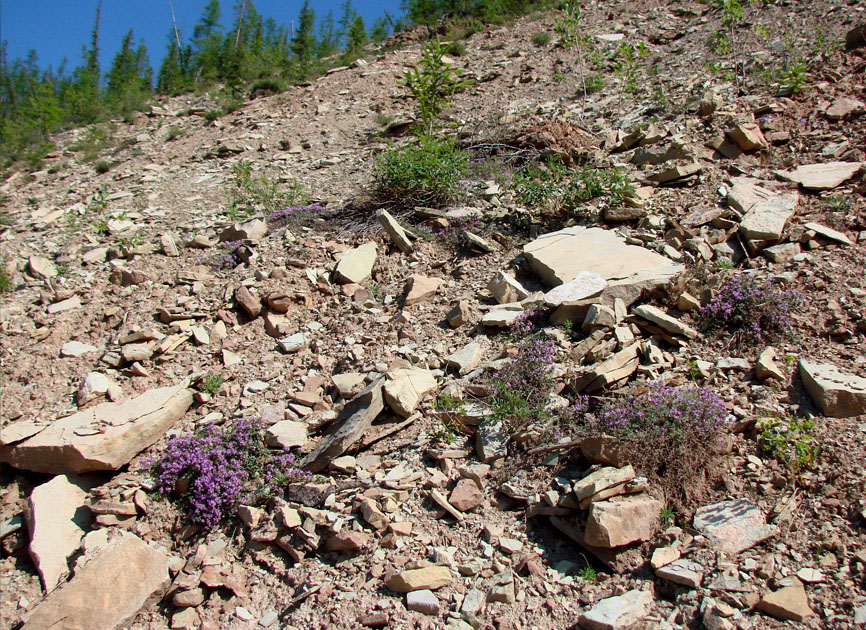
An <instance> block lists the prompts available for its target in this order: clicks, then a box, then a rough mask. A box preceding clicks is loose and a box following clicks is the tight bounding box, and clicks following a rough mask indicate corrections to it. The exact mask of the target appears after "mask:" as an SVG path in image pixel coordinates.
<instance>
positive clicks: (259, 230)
mask: <svg viewBox="0 0 866 630" xmlns="http://www.w3.org/2000/svg"><path fill="white" fill-rule="evenodd" d="M267 233H268V224H267V223H265V222H264V221H262V220H261V219H252V220H251V221H247V222H245V223H234V224H232V225H230V226H229V227H227V228H226V229H224V230H223V231H222V232H220V237H219V238H220V242H221V243H225V242H230V241H252V242H253V243H256V242H258V241H260V240H262V239H263V238H264V237H265V234H267Z"/></svg>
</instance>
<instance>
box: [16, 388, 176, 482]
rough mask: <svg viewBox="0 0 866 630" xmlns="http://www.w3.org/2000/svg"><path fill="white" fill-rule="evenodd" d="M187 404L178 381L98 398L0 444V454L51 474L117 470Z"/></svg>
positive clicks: (150, 440)
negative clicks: (120, 397) (112, 399)
mask: <svg viewBox="0 0 866 630" xmlns="http://www.w3.org/2000/svg"><path fill="white" fill-rule="evenodd" d="M191 404H192V394H191V393H190V391H189V390H188V389H186V387H185V386H183V385H178V386H175V387H162V388H159V389H152V390H150V391H147V392H145V393H143V394H140V395H138V396H135V397H134V398H130V399H128V400H125V401H123V402H116V403H102V404H100V405H98V406H96V407H94V408H92V409H88V410H86V411H80V412H78V413H76V414H73V415H71V416H66V417H65V418H60V419H58V420H55V421H54V422H53V423H52V424H50V425H47V427H46V428H45V429H43V430H42V431H40V432H39V433H37V434H36V435H34V436H32V437H30V438H28V439H26V440H24V441H23V442H20V443H17V444H13V445H5V446H3V447H2V448H0V459H2V461H3V462H5V463H7V464H10V465H12V466H14V467H16V468H22V469H25V470H32V471H34V472H44V473H52V474H64V473H82V472H89V471H93V470H117V469H118V468H120V467H121V466H123V465H124V464H127V463H129V461H130V460H131V459H132V458H133V457H134V456H135V455H136V453H138V452H140V451H142V450H143V449H145V448H147V447H148V446H150V445H151V444H153V443H154V442H156V441H157V440H158V439H159V438H160V437H161V436H162V435H163V434H164V433H165V432H166V431H167V430H168V429H170V428H171V427H172V426H174V424H175V423H176V422H177V421H178V420H179V419H180V418H181V417H182V416H183V414H184V413H186V410H187V409H188V408H189V406H190V405H191Z"/></svg>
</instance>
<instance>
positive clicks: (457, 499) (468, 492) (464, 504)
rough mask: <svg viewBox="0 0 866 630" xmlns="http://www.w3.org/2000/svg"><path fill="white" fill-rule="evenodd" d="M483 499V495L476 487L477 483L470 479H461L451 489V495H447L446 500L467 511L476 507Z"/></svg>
mask: <svg viewBox="0 0 866 630" xmlns="http://www.w3.org/2000/svg"><path fill="white" fill-rule="evenodd" d="M483 500H484V495H483V494H482V492H481V490H480V489H479V488H478V484H477V483H475V482H474V481H473V480H472V479H461V480H460V481H458V482H457V485H456V486H454V489H453V490H452V491H451V495H450V496H449V497H448V502H449V503H450V504H451V505H453V506H454V507H456V508H457V509H458V510H460V511H461V512H468V511H469V510H471V509H473V508H476V507H478V506H479V505H481V502H482V501H483Z"/></svg>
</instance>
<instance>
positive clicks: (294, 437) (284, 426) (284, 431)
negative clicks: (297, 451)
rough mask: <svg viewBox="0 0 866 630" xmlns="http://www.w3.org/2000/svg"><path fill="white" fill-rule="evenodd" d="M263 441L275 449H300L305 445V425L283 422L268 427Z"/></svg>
mask: <svg viewBox="0 0 866 630" xmlns="http://www.w3.org/2000/svg"><path fill="white" fill-rule="evenodd" d="M265 439H266V440H267V443H268V444H269V445H270V446H274V447H277V448H295V447H300V446H303V445H304V444H306V443H307V425H306V424H304V423H303V422H295V421H293V420H283V421H281V422H277V423H276V424H272V425H271V426H269V427H268V429H267V433H266V434H265Z"/></svg>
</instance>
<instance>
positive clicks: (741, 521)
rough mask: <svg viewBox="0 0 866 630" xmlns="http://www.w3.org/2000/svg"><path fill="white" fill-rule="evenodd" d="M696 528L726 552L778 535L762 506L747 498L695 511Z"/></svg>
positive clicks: (738, 550) (739, 550)
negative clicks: (768, 522)
mask: <svg viewBox="0 0 866 630" xmlns="http://www.w3.org/2000/svg"><path fill="white" fill-rule="evenodd" d="M694 527H695V529H696V530H698V531H699V532H701V533H702V534H703V535H704V536H706V537H707V540H709V541H710V544H711V545H712V546H713V547H714V548H715V549H717V550H719V551H721V552H723V553H729V554H733V555H736V554H738V553H740V552H741V551H745V550H746V549H749V548H750V547H753V546H754V545H756V544H758V543H759V542H761V541H762V540H766V539H767V538H769V537H770V536H773V535H774V534H776V532H777V531H778V529H777V528H776V527H774V526H772V525H767V520H766V518H765V517H764V513H763V512H762V511H761V509H760V508H759V507H758V506H757V505H755V504H754V503H752V502H751V501H749V500H748V499H736V500H734V501H722V502H720V503H714V504H713V505H707V506H705V507H702V508H701V509H699V510H698V511H697V512H695V518H694Z"/></svg>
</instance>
